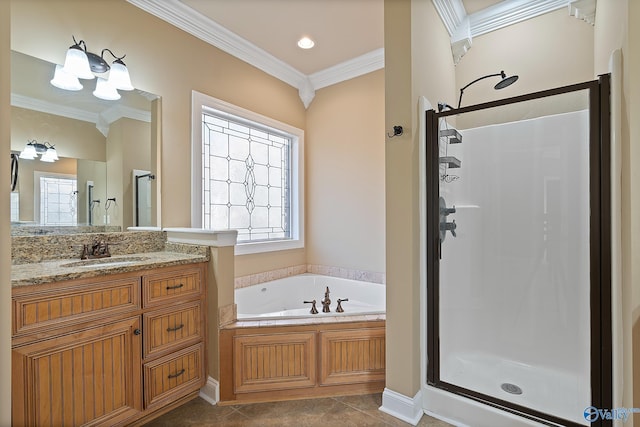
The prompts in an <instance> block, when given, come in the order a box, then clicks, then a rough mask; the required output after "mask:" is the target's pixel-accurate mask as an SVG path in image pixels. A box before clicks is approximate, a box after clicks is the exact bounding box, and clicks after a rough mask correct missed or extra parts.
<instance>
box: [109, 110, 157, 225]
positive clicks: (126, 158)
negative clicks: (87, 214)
mask: <svg viewBox="0 0 640 427" xmlns="http://www.w3.org/2000/svg"><path fill="white" fill-rule="evenodd" d="M150 152H151V127H150V125H149V123H145V122H141V121H138V120H132V119H127V118H122V119H119V120H117V121H116V122H114V123H112V124H111V127H110V128H109V136H108V137H107V173H108V176H107V180H108V182H107V195H106V198H114V197H115V199H116V203H115V204H114V203H113V202H112V203H111V204H110V206H109V211H108V216H109V218H108V220H107V221H108V225H117V226H120V227H122V229H123V230H126V229H127V227H131V226H133V186H134V185H135V182H133V178H132V176H133V175H132V173H133V170H134V169H138V170H150V168H151V161H150V158H149V153H150ZM105 206H106V199H105V200H102V203H101V205H100V209H99V211H100V212H101V215H103V216H104V214H105V212H106V211H105ZM103 222H104V220H103V219H102V218H101V219H100V222H99V224H102V223H103Z"/></svg>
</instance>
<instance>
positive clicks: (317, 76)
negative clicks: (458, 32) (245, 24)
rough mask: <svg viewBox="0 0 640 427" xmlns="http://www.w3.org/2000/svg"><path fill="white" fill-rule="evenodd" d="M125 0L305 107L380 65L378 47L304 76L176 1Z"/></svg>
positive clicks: (382, 61)
mask: <svg viewBox="0 0 640 427" xmlns="http://www.w3.org/2000/svg"><path fill="white" fill-rule="evenodd" d="M127 1H128V2H129V3H131V4H133V5H134V6H136V7H139V8H140V9H142V10H144V11H145V12H148V13H150V14H152V15H154V16H156V17H158V18H160V19H162V20H164V21H166V22H168V23H169V24H171V25H173V26H175V27H177V28H180V29H181V30H183V31H186V32H187V33H189V34H191V35H193V36H195V37H197V38H199V39H200V40H203V41H205V42H207V43H209V44H210V45H212V46H215V47H217V48H218V49H220V50H222V51H224V52H226V53H228V54H230V55H232V56H235V57H236V58H238V59H240V60H242V61H244V62H247V63H248V64H251V65H253V66H254V67H256V68H258V69H260V70H262V71H264V72H265V73H267V74H269V75H271V76H273V77H275V78H277V79H279V80H281V81H283V82H285V83H287V84H288V85H290V86H293V87H295V88H297V89H298V92H299V94H300V99H301V100H302V102H303V104H304V106H305V108H307V107H308V106H309V104H310V103H311V101H312V100H313V97H314V95H315V90H317V89H321V88H323V87H326V86H329V85H331V84H335V83H339V82H341V81H345V80H348V79H352V78H354V77H358V76H359V75H362V74H366V73H368V72H371V71H375V70H377V69H380V68H383V67H384V55H382V60H381V59H380V56H381V55H380V53H379V51H382V49H378V50H375V51H373V52H370V53H368V54H364V55H362V56H360V57H358V58H355V59H353V60H351V61H346V62H343V63H341V64H338V65H335V66H333V67H330V68H327V69H326V70H322V71H319V72H317V73H314V74H311V75H309V76H307V75H305V74H304V73H302V72H300V71H298V70H297V69H295V68H294V67H292V66H290V65H289V64H287V63H285V62H284V61H281V60H280V59H278V58H276V57H275V56H273V55H271V54H270V53H268V52H267V51H265V50H263V49H260V48H259V47H257V46H255V45H254V44H252V43H250V42H249V41H247V40H245V39H243V38H242V37H240V36H238V35H237V34H235V33H233V32H232V31H229V30H228V29H226V28H225V27H223V26H222V25H220V24H218V23H217V22H215V21H213V20H211V19H209V18H207V17H205V16H203V15H202V14H201V13H199V12H197V11H195V10H193V9H192V8H190V7H188V6H186V5H185V4H183V3H182V2H181V1H179V0H127ZM457 1H460V0H457ZM358 73H360V74H358Z"/></svg>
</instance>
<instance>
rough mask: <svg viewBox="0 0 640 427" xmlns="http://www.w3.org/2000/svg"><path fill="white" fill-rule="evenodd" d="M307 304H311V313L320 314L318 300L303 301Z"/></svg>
mask: <svg viewBox="0 0 640 427" xmlns="http://www.w3.org/2000/svg"><path fill="white" fill-rule="evenodd" d="M303 302H304V303H305V304H311V311H310V313H311V314H318V309H317V308H316V300H312V301H303Z"/></svg>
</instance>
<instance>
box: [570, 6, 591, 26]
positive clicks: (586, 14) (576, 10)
mask: <svg viewBox="0 0 640 427" xmlns="http://www.w3.org/2000/svg"><path fill="white" fill-rule="evenodd" d="M596 3H597V1H596V0H572V1H571V2H570V3H569V14H570V15H571V16H575V17H576V18H578V19H582V20H583V21H585V22H586V23H587V24H591V25H595V24H596Z"/></svg>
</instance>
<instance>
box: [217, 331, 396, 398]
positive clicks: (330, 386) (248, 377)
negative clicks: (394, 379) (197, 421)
mask: <svg viewBox="0 0 640 427" xmlns="http://www.w3.org/2000/svg"><path fill="white" fill-rule="evenodd" d="M384 385H385V321H384V320H375V321H356V322H338V323H321V324H295V325H286V326H265V327H260V326H257V327H254V326H251V327H238V326H235V325H230V326H228V327H225V328H223V329H221V330H220V404H222V405H225V404H228V405H230V404H234V403H248V402H265V401H277V400H291V399H305V398H310V397H326V396H338V395H348V394H366V393H375V392H380V391H382V390H383V389H384Z"/></svg>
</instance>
